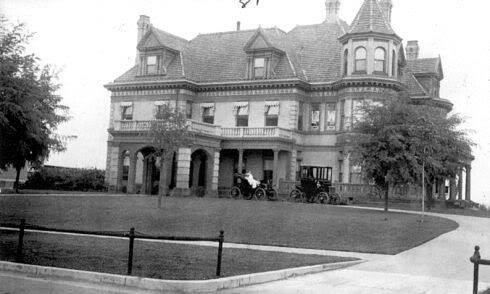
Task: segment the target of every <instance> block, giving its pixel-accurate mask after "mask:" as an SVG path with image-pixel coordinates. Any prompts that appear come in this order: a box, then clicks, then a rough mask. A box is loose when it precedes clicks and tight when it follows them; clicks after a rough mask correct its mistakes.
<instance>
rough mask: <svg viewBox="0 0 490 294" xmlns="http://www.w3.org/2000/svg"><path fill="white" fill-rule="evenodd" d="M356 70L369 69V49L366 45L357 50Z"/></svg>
mask: <svg viewBox="0 0 490 294" xmlns="http://www.w3.org/2000/svg"><path fill="white" fill-rule="evenodd" d="M355 59H356V62H355V71H356V72H366V70H367V51H366V48H364V47H358V48H357V49H356V52H355Z"/></svg>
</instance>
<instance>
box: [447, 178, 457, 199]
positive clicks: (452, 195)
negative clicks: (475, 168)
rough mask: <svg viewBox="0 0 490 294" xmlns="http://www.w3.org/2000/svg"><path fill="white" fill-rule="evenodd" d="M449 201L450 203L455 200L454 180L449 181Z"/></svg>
mask: <svg viewBox="0 0 490 294" xmlns="http://www.w3.org/2000/svg"><path fill="white" fill-rule="evenodd" d="M449 200H451V201H454V200H456V179H455V178H450V179H449Z"/></svg>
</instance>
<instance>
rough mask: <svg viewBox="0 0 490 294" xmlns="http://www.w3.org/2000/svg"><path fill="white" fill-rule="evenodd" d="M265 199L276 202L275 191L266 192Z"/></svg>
mask: <svg viewBox="0 0 490 294" xmlns="http://www.w3.org/2000/svg"><path fill="white" fill-rule="evenodd" d="M267 199H269V200H271V201H272V200H276V199H277V191H276V190H275V189H271V190H269V191H268V192H267Z"/></svg>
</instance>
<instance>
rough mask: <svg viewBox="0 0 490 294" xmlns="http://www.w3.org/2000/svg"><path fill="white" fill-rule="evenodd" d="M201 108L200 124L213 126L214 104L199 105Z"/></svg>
mask: <svg viewBox="0 0 490 294" xmlns="http://www.w3.org/2000/svg"><path fill="white" fill-rule="evenodd" d="M201 108H202V122H204V123H207V124H214V103H204V104H201Z"/></svg>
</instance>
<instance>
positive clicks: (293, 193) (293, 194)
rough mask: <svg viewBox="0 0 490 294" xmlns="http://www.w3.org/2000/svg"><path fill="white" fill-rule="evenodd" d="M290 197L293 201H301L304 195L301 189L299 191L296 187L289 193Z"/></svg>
mask: <svg viewBox="0 0 490 294" xmlns="http://www.w3.org/2000/svg"><path fill="white" fill-rule="evenodd" d="M289 198H291V199H292V200H293V201H301V200H302V198H303V195H302V193H301V191H299V190H298V189H294V190H293V191H291V193H289Z"/></svg>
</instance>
